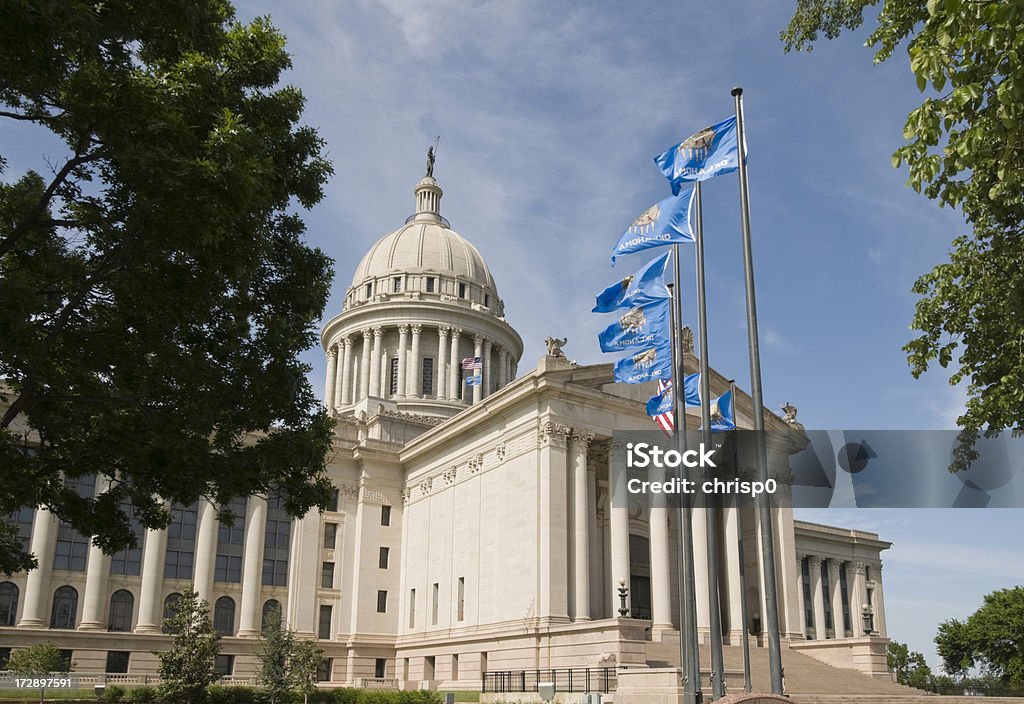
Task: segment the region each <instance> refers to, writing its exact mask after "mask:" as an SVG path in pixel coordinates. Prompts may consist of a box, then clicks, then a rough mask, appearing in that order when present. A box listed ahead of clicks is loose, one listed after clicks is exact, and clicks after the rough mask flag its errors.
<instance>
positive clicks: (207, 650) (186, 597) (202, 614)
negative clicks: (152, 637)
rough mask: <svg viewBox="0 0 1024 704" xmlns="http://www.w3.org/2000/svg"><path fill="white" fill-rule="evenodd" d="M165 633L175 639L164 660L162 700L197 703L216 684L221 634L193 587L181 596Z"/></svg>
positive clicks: (167, 622)
mask: <svg viewBox="0 0 1024 704" xmlns="http://www.w3.org/2000/svg"><path fill="white" fill-rule="evenodd" d="M164 631H165V632H167V633H169V634H170V635H172V636H174V645H173V647H172V648H171V649H170V650H165V651H163V652H157V653H156V656H157V657H158V658H160V669H159V673H160V678H161V679H162V680H163V683H162V684H161V685H160V694H161V697H162V698H163V699H164V700H165V701H168V702H184V703H185V704H196V703H197V702H201V701H202V700H203V698H204V696H205V694H206V688H207V687H208V686H209V685H210V684H212V683H213V682H216V681H217V679H218V676H217V674H216V672H214V660H215V659H216V658H217V655H218V654H219V653H220V634H219V633H217V631H215V630H214V628H213V623H211V622H210V607H209V604H207V603H206V601H205V600H203V599H200V598H199V595H198V594H197V593H196V592H195V590H194V589H193V588H192V586H191V585H189V586H188V587H187V588H186V589H185V591H184V592H183V593H182V595H181V599H179V600H178V601H177V603H176V604H175V607H174V614H173V615H172V616H171V617H170V618H168V619H164Z"/></svg>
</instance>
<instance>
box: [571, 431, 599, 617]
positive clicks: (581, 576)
mask: <svg viewBox="0 0 1024 704" xmlns="http://www.w3.org/2000/svg"><path fill="white" fill-rule="evenodd" d="M593 439H594V435H593V433H581V432H580V431H575V432H573V435H572V454H571V457H572V460H571V461H572V483H573V488H572V502H573V503H572V527H573V541H572V546H573V577H574V586H573V602H572V603H573V605H574V610H573V614H572V615H573V618H575V619H576V620H577V621H589V620H590V512H591V509H590V490H589V487H588V485H587V478H588V471H587V448H588V447H589V446H590V441H591V440H593Z"/></svg>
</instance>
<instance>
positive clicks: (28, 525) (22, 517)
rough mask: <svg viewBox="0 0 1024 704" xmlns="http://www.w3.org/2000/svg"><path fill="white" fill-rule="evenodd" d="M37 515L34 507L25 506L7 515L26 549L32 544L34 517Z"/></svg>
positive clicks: (19, 541)
mask: <svg viewBox="0 0 1024 704" xmlns="http://www.w3.org/2000/svg"><path fill="white" fill-rule="evenodd" d="M35 515H36V510H35V509H34V508H32V507H31V506H25V507H23V508H20V509H18V510H17V511H12V512H11V513H10V514H8V516H7V523H8V524H9V525H10V526H11V527H13V528H14V529H15V530H16V531H17V534H18V535H17V541H18V543H19V544H20V545H21V547H22V548H24V549H25V550H28V549H29V547H30V546H31V544H32V519H33V518H34V517H35Z"/></svg>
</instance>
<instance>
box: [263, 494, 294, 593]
mask: <svg viewBox="0 0 1024 704" xmlns="http://www.w3.org/2000/svg"><path fill="white" fill-rule="evenodd" d="M291 527H292V519H291V517H290V516H289V515H288V513H287V512H286V511H285V510H284V499H282V498H281V497H280V496H272V497H270V498H269V499H268V500H267V531H266V536H265V538H264V541H263V584H266V585H267V586H271V587H285V586H287V585H288V547H289V542H290V541H291Z"/></svg>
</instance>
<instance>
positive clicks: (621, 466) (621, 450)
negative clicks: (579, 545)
mask: <svg viewBox="0 0 1024 704" xmlns="http://www.w3.org/2000/svg"><path fill="white" fill-rule="evenodd" d="M625 449H626V448H625V446H623V445H621V444H620V443H617V442H614V441H613V442H612V447H611V454H610V456H609V458H608V471H609V477H610V481H609V487H608V488H609V493H610V499H611V501H610V504H611V509H610V513H611V516H610V523H611V557H612V584H611V589H610V593H611V597H612V611H611V613H612V617H613V618H614V617H617V616H618V615H619V606H620V603H621V602H620V600H619V593H618V588H619V584H620V580H625V583H626V587H629V585H630V573H629V499H628V495H627V493H626V455H625ZM629 605H630V600H629V598H628V597H627V599H626V608H629Z"/></svg>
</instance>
